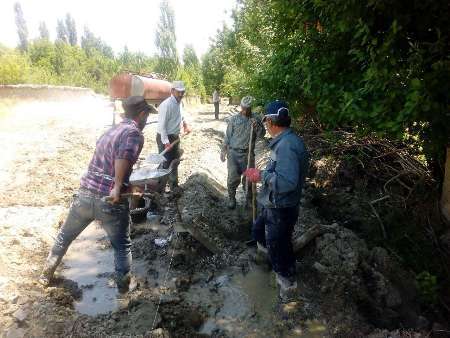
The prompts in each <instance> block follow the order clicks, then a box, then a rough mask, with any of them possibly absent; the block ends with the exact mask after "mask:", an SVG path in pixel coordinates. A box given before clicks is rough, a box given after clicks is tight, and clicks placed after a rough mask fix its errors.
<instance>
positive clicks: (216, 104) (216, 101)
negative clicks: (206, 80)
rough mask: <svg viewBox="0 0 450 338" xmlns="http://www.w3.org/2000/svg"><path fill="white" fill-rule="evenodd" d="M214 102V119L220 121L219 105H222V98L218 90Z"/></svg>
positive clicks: (215, 91)
mask: <svg viewBox="0 0 450 338" xmlns="http://www.w3.org/2000/svg"><path fill="white" fill-rule="evenodd" d="M212 100H213V103H214V117H215V119H216V120H218V119H219V103H220V96H219V92H218V90H217V88H216V89H214V93H213V95H212Z"/></svg>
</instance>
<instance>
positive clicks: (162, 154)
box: [159, 139, 180, 156]
mask: <svg viewBox="0 0 450 338" xmlns="http://www.w3.org/2000/svg"><path fill="white" fill-rule="evenodd" d="M178 142H180V139H178V140H175V141H173V142H172V143H171V144H170V148H166V149H164V150H163V151H161V152H160V153H159V154H160V155H161V156H164V155H165V154H166V153H167V152H168V151H169V150H170V149H172V147H173V146H174V145H175V144H177V143H178Z"/></svg>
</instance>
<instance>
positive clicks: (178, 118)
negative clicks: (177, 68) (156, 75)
mask: <svg viewBox="0 0 450 338" xmlns="http://www.w3.org/2000/svg"><path fill="white" fill-rule="evenodd" d="M185 91H186V89H185V87H184V83H183V81H174V82H173V84H172V91H171V96H170V97H168V98H167V99H165V100H164V101H163V102H162V103H161V104H160V106H159V107H158V127H157V134H156V143H157V144H158V150H159V152H162V151H163V150H164V149H167V148H170V150H169V151H168V152H167V153H166V154H165V157H166V159H167V161H166V162H164V164H163V168H168V167H169V165H170V163H171V162H172V161H173V160H174V159H177V158H179V157H180V156H181V153H180V142H178V143H177V144H175V145H173V146H171V144H172V143H173V142H174V141H176V140H178V139H179V138H180V130H181V126H182V125H183V130H184V132H185V133H186V134H188V133H190V132H191V129H190V127H189V126H188V124H187V122H186V121H185V119H184V117H183V114H182V109H181V100H182V99H183V96H184V93H185ZM169 186H170V189H171V190H173V189H174V188H176V187H177V186H178V169H177V167H175V168H174V169H173V171H172V173H171V174H170V176H169Z"/></svg>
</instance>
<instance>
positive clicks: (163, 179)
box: [130, 159, 180, 223]
mask: <svg viewBox="0 0 450 338" xmlns="http://www.w3.org/2000/svg"><path fill="white" fill-rule="evenodd" d="M179 163H180V159H175V160H173V161H172V162H171V163H170V166H169V168H167V169H162V168H155V166H154V165H144V166H141V167H139V166H138V167H137V168H136V169H134V170H133V172H132V173H131V175H130V183H131V184H132V185H133V186H137V187H139V188H141V189H140V190H142V191H144V193H143V194H141V195H140V196H139V197H137V198H136V197H134V198H131V199H130V216H131V220H132V221H133V223H137V222H141V221H142V220H143V219H144V218H145V216H146V214H147V212H148V211H149V210H150V208H151V207H152V204H156V205H158V203H155V201H154V199H155V198H158V195H159V194H160V193H162V192H163V191H164V188H165V187H166V184H167V180H168V178H169V175H170V173H171V172H172V170H173V169H175V168H176V166H178V164H179Z"/></svg>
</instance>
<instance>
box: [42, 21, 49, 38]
mask: <svg viewBox="0 0 450 338" xmlns="http://www.w3.org/2000/svg"><path fill="white" fill-rule="evenodd" d="M39 38H41V39H47V40H48V39H50V33H49V31H48V28H47V25H46V23H45V22H44V21H41V22H40V23H39Z"/></svg>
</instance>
